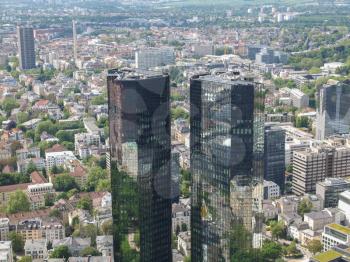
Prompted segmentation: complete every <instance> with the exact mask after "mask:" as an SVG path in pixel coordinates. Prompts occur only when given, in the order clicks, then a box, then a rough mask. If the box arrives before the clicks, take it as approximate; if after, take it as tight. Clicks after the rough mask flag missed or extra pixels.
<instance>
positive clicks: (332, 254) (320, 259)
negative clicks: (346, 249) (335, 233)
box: [313, 250, 342, 262]
mask: <svg viewBox="0 0 350 262" xmlns="http://www.w3.org/2000/svg"><path fill="white" fill-rule="evenodd" d="M340 257H342V254H341V253H339V252H337V251H335V250H329V251H327V252H324V253H321V254H318V255H316V256H314V258H313V260H314V261H317V262H331V261H334V260H335V259H337V258H340Z"/></svg>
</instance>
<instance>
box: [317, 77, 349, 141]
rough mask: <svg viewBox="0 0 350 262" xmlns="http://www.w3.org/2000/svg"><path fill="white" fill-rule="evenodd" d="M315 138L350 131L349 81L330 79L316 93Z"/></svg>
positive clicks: (321, 138) (320, 138) (323, 137)
mask: <svg viewBox="0 0 350 262" xmlns="http://www.w3.org/2000/svg"><path fill="white" fill-rule="evenodd" d="M317 101H318V104H317V119H316V138H317V139H319V140H323V139H326V138H327V137H330V136H332V135H336V134H340V135H342V134H349V132H350V82H349V81H344V82H338V81H334V80H330V81H329V82H328V83H327V84H325V85H323V86H322V87H321V88H320V90H319V91H318V93H317Z"/></svg>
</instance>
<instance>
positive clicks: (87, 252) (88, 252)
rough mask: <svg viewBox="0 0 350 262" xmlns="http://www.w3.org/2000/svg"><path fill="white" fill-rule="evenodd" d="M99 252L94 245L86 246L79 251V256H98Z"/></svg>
mask: <svg viewBox="0 0 350 262" xmlns="http://www.w3.org/2000/svg"><path fill="white" fill-rule="evenodd" d="M100 255H101V253H100V252H98V250H97V249H96V248H94V247H86V248H84V249H83V250H82V251H80V256H82V257H88V256H93V257H95V256H100Z"/></svg>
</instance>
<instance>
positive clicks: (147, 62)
mask: <svg viewBox="0 0 350 262" xmlns="http://www.w3.org/2000/svg"><path fill="white" fill-rule="evenodd" d="M174 62H175V55H174V49H173V48H145V49H140V50H137V51H136V52H135V64H136V68H138V69H150V68H153V67H157V66H165V65H170V64H174Z"/></svg>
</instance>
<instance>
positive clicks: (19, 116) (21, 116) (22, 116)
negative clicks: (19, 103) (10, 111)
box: [16, 112, 29, 124]
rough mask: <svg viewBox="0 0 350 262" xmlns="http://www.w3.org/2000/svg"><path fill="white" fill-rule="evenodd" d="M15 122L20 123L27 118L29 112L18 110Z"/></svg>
mask: <svg viewBox="0 0 350 262" xmlns="http://www.w3.org/2000/svg"><path fill="white" fill-rule="evenodd" d="M16 118H17V124H22V123H24V122H26V121H28V120H29V114H28V113H27V112H18V114H17V115H16Z"/></svg>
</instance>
